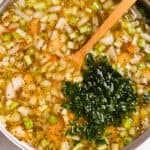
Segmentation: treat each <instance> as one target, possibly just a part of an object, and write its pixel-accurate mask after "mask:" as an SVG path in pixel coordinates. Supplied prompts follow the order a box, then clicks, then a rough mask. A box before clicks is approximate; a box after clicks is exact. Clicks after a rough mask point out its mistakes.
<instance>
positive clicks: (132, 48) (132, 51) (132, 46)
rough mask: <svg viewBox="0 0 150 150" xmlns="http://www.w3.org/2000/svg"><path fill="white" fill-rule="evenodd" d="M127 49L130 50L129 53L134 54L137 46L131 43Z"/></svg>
mask: <svg viewBox="0 0 150 150" xmlns="http://www.w3.org/2000/svg"><path fill="white" fill-rule="evenodd" d="M127 50H128V52H129V53H131V54H133V53H134V51H135V46H134V45H132V44H131V43H130V44H128V46H127Z"/></svg>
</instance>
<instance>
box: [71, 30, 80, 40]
mask: <svg viewBox="0 0 150 150" xmlns="http://www.w3.org/2000/svg"><path fill="white" fill-rule="evenodd" d="M78 35H79V34H78V32H76V31H75V32H73V33H71V34H70V35H69V36H70V38H71V39H75V38H77V37H78Z"/></svg>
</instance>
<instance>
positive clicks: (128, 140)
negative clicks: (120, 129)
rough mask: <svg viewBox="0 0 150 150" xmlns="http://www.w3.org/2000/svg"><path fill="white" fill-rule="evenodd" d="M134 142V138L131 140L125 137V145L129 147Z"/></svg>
mask: <svg viewBox="0 0 150 150" xmlns="http://www.w3.org/2000/svg"><path fill="white" fill-rule="evenodd" d="M131 142H132V138H130V137H125V138H124V145H128V144H130V143H131Z"/></svg>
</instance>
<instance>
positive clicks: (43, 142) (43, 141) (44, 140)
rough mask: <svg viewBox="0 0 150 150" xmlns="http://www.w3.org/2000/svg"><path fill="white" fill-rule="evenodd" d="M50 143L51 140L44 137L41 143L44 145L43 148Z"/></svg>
mask: <svg viewBox="0 0 150 150" xmlns="http://www.w3.org/2000/svg"><path fill="white" fill-rule="evenodd" d="M48 144H49V142H48V141H47V140H46V139H42V141H41V144H40V145H41V146H42V148H45V147H46V146H48Z"/></svg>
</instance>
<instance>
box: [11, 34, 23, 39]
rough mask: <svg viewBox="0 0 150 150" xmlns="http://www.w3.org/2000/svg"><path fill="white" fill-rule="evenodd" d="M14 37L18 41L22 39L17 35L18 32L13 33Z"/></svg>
mask: <svg viewBox="0 0 150 150" xmlns="http://www.w3.org/2000/svg"><path fill="white" fill-rule="evenodd" d="M12 36H13V37H14V38H15V39H16V40H17V39H20V37H21V36H20V35H19V34H18V33H17V32H13V33H12Z"/></svg>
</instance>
